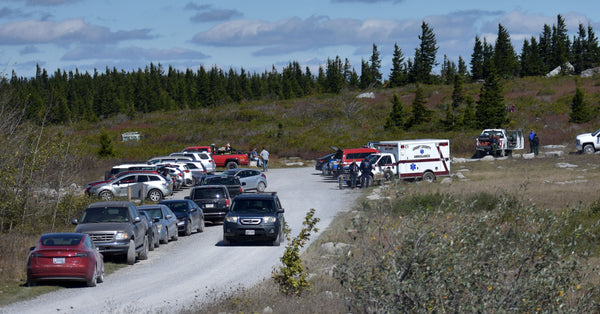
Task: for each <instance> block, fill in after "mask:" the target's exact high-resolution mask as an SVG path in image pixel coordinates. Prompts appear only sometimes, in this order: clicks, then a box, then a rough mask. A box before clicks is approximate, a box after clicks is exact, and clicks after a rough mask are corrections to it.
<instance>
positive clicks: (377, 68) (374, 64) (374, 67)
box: [369, 44, 383, 87]
mask: <svg viewBox="0 0 600 314" xmlns="http://www.w3.org/2000/svg"><path fill="white" fill-rule="evenodd" d="M369 68H370V69H371V79H372V80H373V82H372V83H373V85H374V86H375V87H381V79H382V77H383V76H382V74H381V60H380V59H379V51H377V46H376V45H375V44H373V53H372V54H371V64H370V67H369Z"/></svg>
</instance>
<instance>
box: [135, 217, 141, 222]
mask: <svg viewBox="0 0 600 314" xmlns="http://www.w3.org/2000/svg"><path fill="white" fill-rule="evenodd" d="M140 221H142V218H140V216H136V217H135V218H133V222H140Z"/></svg>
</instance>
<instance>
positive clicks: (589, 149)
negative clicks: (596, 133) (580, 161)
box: [583, 144, 596, 154]
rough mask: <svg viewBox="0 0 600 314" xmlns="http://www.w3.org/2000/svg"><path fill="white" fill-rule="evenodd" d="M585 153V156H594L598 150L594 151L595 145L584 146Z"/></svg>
mask: <svg viewBox="0 0 600 314" xmlns="http://www.w3.org/2000/svg"><path fill="white" fill-rule="evenodd" d="M583 152H584V153H585V154H593V153H595V152H596V149H594V145H592V144H586V145H585V146H583Z"/></svg>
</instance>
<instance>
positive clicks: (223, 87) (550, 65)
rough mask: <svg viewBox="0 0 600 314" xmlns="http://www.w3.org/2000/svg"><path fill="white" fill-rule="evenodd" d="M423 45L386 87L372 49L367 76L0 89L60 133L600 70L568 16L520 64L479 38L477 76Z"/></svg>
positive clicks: (501, 38)
mask: <svg viewBox="0 0 600 314" xmlns="http://www.w3.org/2000/svg"><path fill="white" fill-rule="evenodd" d="M418 38H419V40H420V43H419V46H418V47H417V48H415V51H414V56H413V57H412V58H407V57H405V55H404V53H403V52H402V49H401V48H400V47H399V46H398V45H397V44H395V46H394V52H393V56H392V68H391V69H390V72H389V76H388V77H387V78H385V79H384V78H383V75H382V72H381V57H380V54H379V51H378V48H377V45H376V44H373V50H372V55H371V57H370V58H369V59H367V60H365V59H363V60H362V61H361V65H360V66H361V68H360V73H358V72H357V71H356V69H355V68H354V67H353V65H351V64H350V62H349V61H348V59H344V60H342V58H341V57H339V56H336V57H335V58H328V60H327V64H325V65H322V66H319V68H318V72H317V73H315V74H313V73H312V72H311V70H310V69H309V67H306V68H304V69H303V68H302V67H301V66H300V64H299V63H298V62H296V61H292V62H289V64H288V65H287V66H284V67H283V69H282V71H281V73H280V72H279V71H278V70H277V69H276V68H275V66H273V67H272V69H271V70H270V71H264V72H262V73H256V72H254V73H250V72H248V71H246V70H245V69H243V68H241V69H240V70H234V69H232V68H230V69H229V70H224V69H221V68H219V67H217V66H213V67H211V68H205V67H204V66H200V67H199V68H198V69H197V70H192V69H186V70H185V71H181V70H178V69H175V68H173V67H172V66H168V68H166V69H165V68H164V67H163V66H162V65H161V64H160V63H159V64H154V63H150V64H149V65H148V66H146V67H145V68H144V69H138V70H137V71H132V72H125V71H123V70H117V69H116V68H112V69H110V68H108V67H107V68H106V69H105V71H104V72H99V71H98V70H94V71H93V73H88V72H84V73H82V72H80V71H78V70H77V69H76V70H75V71H69V72H66V71H64V70H60V69H57V70H56V71H55V72H54V73H53V74H51V75H49V74H48V72H47V70H46V69H43V68H41V67H40V66H39V65H38V66H37V69H36V75H35V77H31V78H24V77H19V76H17V74H16V73H15V72H14V71H13V73H12V76H11V77H10V78H2V79H0V96H1V97H4V98H6V97H9V98H10V102H9V103H10V104H11V106H13V108H14V109H17V110H19V111H22V112H23V113H24V117H25V119H27V120H30V121H34V122H37V123H42V122H43V123H56V124H62V123H70V122H75V121H90V122H94V121H98V120H102V119H105V118H107V117H111V116H114V115H117V114H126V115H127V116H129V117H134V116H135V115H136V114H138V113H149V112H154V111H158V110H162V111H169V110H178V109H187V108H189V109H195V108H201V107H211V106H219V105H221V104H223V103H228V102H242V101H252V100H261V99H291V98H296V97H303V96H308V95H316V94H322V93H334V94H337V93H341V92H342V91H345V90H367V89H370V88H381V87H385V88H394V87H400V86H405V85H408V84H455V85H456V84H463V83H464V82H476V81H481V80H482V81H494V82H495V81H498V80H499V79H508V78H512V77H525V76H537V75H545V74H546V73H548V72H549V71H550V70H552V69H554V68H556V67H558V66H564V65H565V64H566V63H567V62H570V63H571V64H572V65H573V68H574V72H575V73H580V72H581V71H583V70H585V69H587V68H591V67H595V66H598V64H600V48H599V44H598V38H597V37H596V35H595V33H594V31H593V29H592V27H591V26H587V28H586V27H585V26H584V25H582V24H580V25H579V32H578V34H577V35H576V36H574V37H573V40H572V41H571V40H570V39H569V36H568V34H567V28H566V25H565V21H564V19H563V18H562V16H561V15H558V17H557V23H556V25H552V26H549V25H544V28H543V31H542V33H541V34H540V35H539V37H537V38H536V37H531V38H530V39H526V40H524V42H523V47H522V52H521V54H520V55H518V54H517V53H516V52H515V49H514V47H513V46H512V44H511V40H510V34H509V32H508V30H507V29H506V28H504V27H503V26H502V25H501V24H499V25H498V36H497V39H496V41H495V43H494V44H492V43H488V42H487V41H486V39H485V38H484V39H483V41H482V40H481V39H480V38H479V37H478V36H476V37H475V44H474V47H473V53H472V54H471V60H470V63H469V66H470V70H469V69H468V68H469V66H468V65H467V62H465V60H463V58H462V57H459V59H458V64H456V63H455V62H454V61H451V60H449V59H448V58H447V57H446V56H445V55H444V58H443V63H442V64H441V71H440V73H439V74H434V73H433V72H432V71H433V69H434V68H435V67H436V66H438V65H439V64H438V63H437V61H436V55H437V51H438V48H439V47H438V46H437V41H436V37H435V33H434V31H433V29H432V28H431V26H430V25H429V24H427V23H425V22H423V23H422V25H421V34H420V35H419V36H418ZM563 68H564V69H567V67H563ZM458 78H460V82H459V83H457V79H458ZM490 87H493V86H488V88H490ZM458 98H460V97H458ZM460 101H462V100H461V99H455V101H454V102H453V105H452V106H453V107H454V108H450V110H449V112H452V111H453V110H455V109H456V108H458V106H460V104H461V103H460ZM425 116H426V115H425ZM448 118H449V119H451V120H452V122H451V123H455V122H456V121H455V118H454V117H450V116H449V117H448ZM417 122H418V121H417ZM412 123H415V121H413V122H412Z"/></svg>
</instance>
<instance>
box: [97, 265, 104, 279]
mask: <svg viewBox="0 0 600 314" xmlns="http://www.w3.org/2000/svg"><path fill="white" fill-rule="evenodd" d="M96 281H97V282H98V283H103V282H104V265H102V269H101V270H100V274H98V278H97V279H96Z"/></svg>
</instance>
